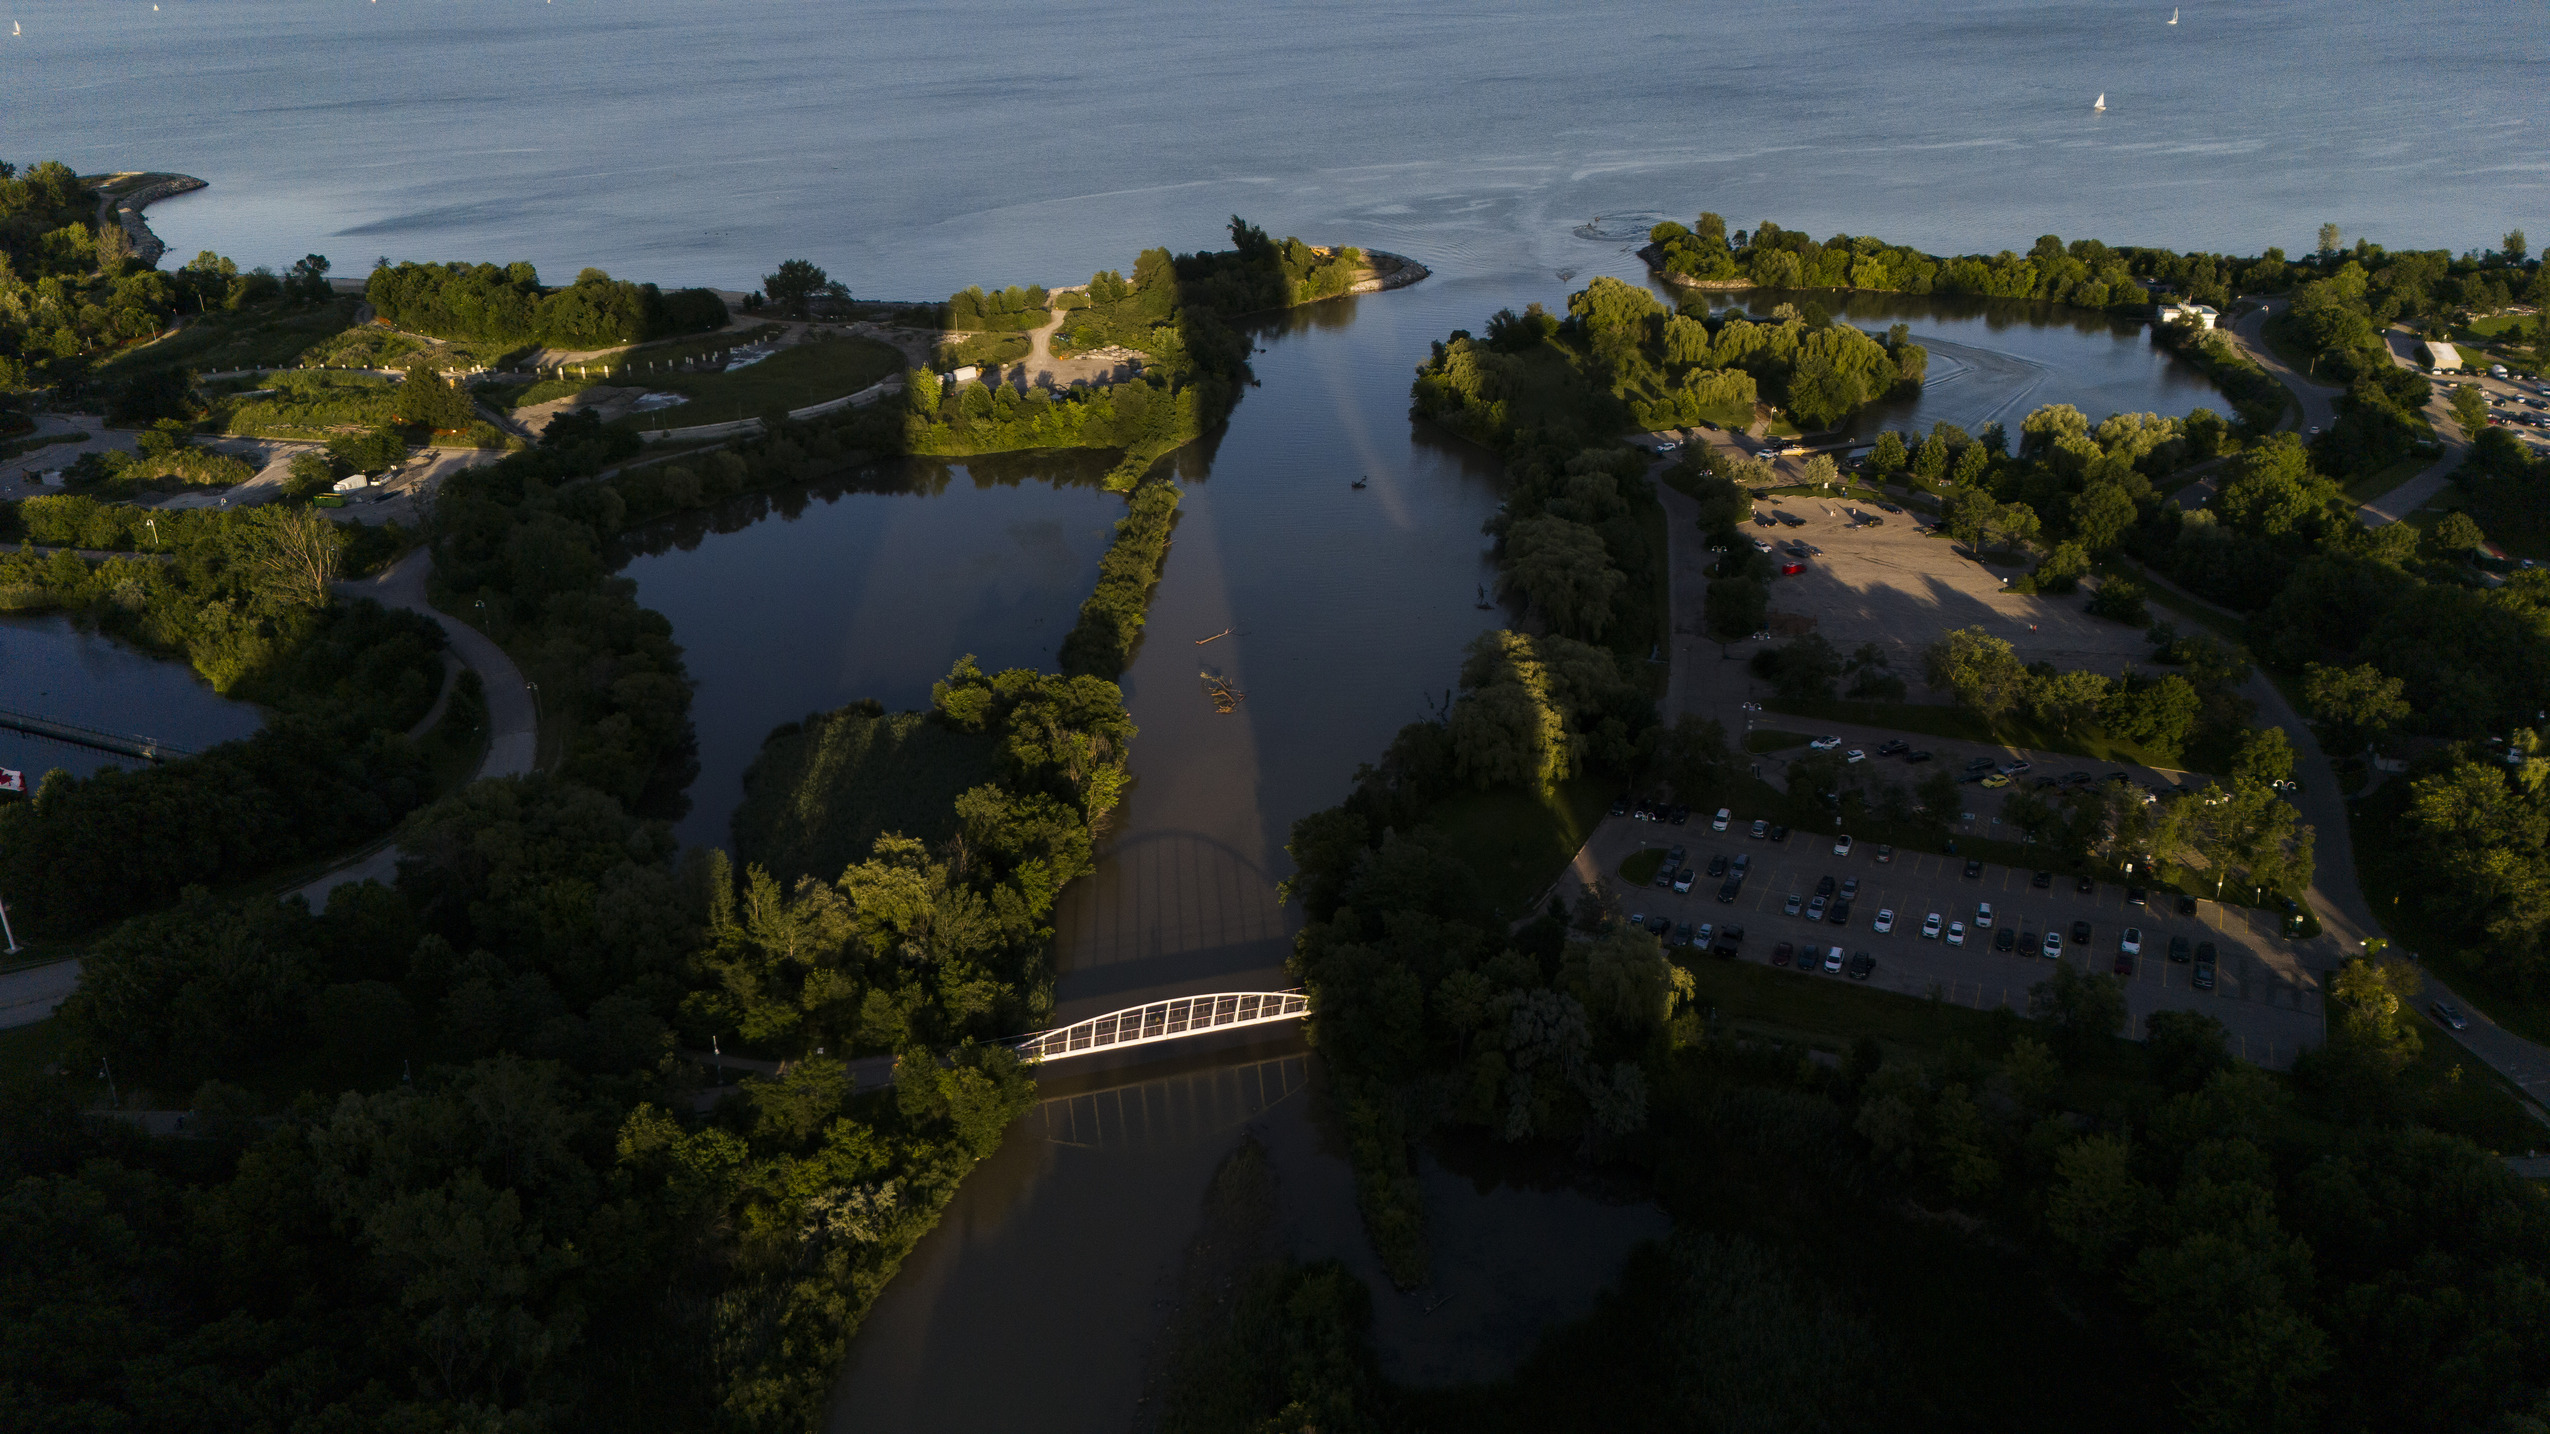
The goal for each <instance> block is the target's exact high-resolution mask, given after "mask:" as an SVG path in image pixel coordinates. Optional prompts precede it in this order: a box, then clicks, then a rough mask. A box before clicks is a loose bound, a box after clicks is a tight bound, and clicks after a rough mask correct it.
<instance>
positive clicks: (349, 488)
mask: <svg viewBox="0 0 2550 1434" xmlns="http://www.w3.org/2000/svg"><path fill="white" fill-rule="evenodd" d="M371 486H372V477H371V475H370V474H368V473H357V474H355V475H354V476H352V477H350V478H339V479H338V480H336V491H337V492H339V493H356V492H360V491H362V490H363V489H365V488H369V487H371Z"/></svg>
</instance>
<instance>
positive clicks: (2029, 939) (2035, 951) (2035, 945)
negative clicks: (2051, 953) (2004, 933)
mask: <svg viewBox="0 0 2550 1434" xmlns="http://www.w3.org/2000/svg"><path fill="white" fill-rule="evenodd" d="M2019 954H2020V955H2022V956H2042V955H2044V954H2045V942H2044V941H2043V940H2042V939H2040V938H2039V937H2038V936H2037V934H2036V933H2035V932H2033V931H2022V932H2020V933H2019Z"/></svg>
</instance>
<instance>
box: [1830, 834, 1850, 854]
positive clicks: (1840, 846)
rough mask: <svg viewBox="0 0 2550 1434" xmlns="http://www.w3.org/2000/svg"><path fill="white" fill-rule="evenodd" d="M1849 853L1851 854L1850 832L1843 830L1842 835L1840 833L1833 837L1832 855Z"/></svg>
mask: <svg viewBox="0 0 2550 1434" xmlns="http://www.w3.org/2000/svg"><path fill="white" fill-rule="evenodd" d="M1850 854H1851V839H1850V834H1849V833H1848V832H1845V833H1843V834H1842V835H1840V836H1837V837H1835V838H1833V855H1835V856H1848V855H1850Z"/></svg>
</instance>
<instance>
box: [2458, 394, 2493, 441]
mask: <svg viewBox="0 0 2550 1434" xmlns="http://www.w3.org/2000/svg"><path fill="white" fill-rule="evenodd" d="M2451 407H2452V410H2453V421H2454V422H2456V423H2459V424H2460V425H2461V432H2462V437H2464V438H2477V437H2478V436H2479V435H2480V434H2481V433H2482V432H2483V431H2485V430H2486V429H2487V427H2488V396H2487V395H2486V394H2484V393H2482V392H2480V390H2479V385H2477V384H2475V383H2466V384H2463V385H2462V386H2461V387H2459V388H2457V389H2454V390H2453V396H2452V400H2451Z"/></svg>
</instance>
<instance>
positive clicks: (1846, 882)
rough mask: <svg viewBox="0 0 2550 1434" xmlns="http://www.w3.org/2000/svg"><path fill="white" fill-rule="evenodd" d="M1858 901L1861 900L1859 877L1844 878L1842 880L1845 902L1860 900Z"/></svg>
mask: <svg viewBox="0 0 2550 1434" xmlns="http://www.w3.org/2000/svg"><path fill="white" fill-rule="evenodd" d="M1858 899H1859V878H1858V877H1856V876H1846V877H1843V878H1842V900H1844V901H1856V900H1858Z"/></svg>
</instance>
